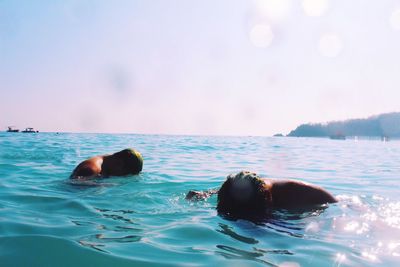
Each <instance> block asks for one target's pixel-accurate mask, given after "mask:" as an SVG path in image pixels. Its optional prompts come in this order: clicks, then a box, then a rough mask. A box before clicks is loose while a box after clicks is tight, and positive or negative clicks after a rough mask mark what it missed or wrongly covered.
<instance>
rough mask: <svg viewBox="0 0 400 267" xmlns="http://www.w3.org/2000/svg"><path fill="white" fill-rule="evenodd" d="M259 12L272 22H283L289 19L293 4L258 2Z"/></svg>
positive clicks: (277, 0)
mask: <svg viewBox="0 0 400 267" xmlns="http://www.w3.org/2000/svg"><path fill="white" fill-rule="evenodd" d="M255 6H256V8H257V11H258V12H259V13H260V14H261V15H263V16H266V17H267V18H268V19H270V20H272V21H282V20H284V19H285V18H287V17H288V15H289V12H290V10H291V6H292V2H291V1H290V0H256V1H255Z"/></svg>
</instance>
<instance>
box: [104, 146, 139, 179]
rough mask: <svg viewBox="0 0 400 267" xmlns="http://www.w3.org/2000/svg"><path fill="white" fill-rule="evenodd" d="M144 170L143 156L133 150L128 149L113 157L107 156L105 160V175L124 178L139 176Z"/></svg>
mask: <svg viewBox="0 0 400 267" xmlns="http://www.w3.org/2000/svg"><path fill="white" fill-rule="evenodd" d="M142 169H143V158H142V155H141V154H140V153H139V152H138V151H136V150H134V149H132V148H127V149H124V150H121V151H119V152H116V153H114V154H112V155H109V156H105V157H104V159H103V171H102V173H103V174H104V175H114V176H123V175H128V174H138V173H139V172H141V171H142Z"/></svg>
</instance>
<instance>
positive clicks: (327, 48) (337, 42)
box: [318, 34, 343, 57]
mask: <svg viewBox="0 0 400 267" xmlns="http://www.w3.org/2000/svg"><path fill="white" fill-rule="evenodd" d="M342 48H343V43H342V40H341V39H340V38H339V36H337V35H336V34H324V35H322V37H321V38H320V40H319V43H318V50H319V52H320V53H321V55H323V56H325V57H336V56H338V55H339V54H340V52H341V51H342Z"/></svg>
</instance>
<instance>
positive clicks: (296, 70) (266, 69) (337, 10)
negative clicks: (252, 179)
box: [0, 0, 400, 136]
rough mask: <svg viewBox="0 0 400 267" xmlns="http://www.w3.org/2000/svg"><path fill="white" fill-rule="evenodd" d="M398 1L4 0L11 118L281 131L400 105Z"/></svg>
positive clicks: (129, 129)
mask: <svg viewBox="0 0 400 267" xmlns="http://www.w3.org/2000/svg"><path fill="white" fill-rule="evenodd" d="M399 63H400V0H379V1H365V0H334V1H333V0H242V1H239V0H218V1H215V0H202V1H186V0H169V1H165V0H159V1H157V0H152V1H144V0H142V1H133V0H126V1H124V0H116V1H105V0H104V1H102V0H92V1H91V0H86V1H85V0H84V1H78V0H63V1H61V0H42V1H30V0H18V1H14V0H0V127H1V130H2V129H5V128H6V126H8V125H15V126H17V127H19V128H25V127H35V128H36V129H38V130H40V131H67V132H107V133H149V134H196V135H197V134H199V135H262V136H264V135H272V134H275V133H284V134H287V133H288V132H290V130H292V129H294V128H296V126H298V125H299V124H302V123H308V122H326V121H331V120H341V119H348V118H363V117H368V116H370V115H374V114H379V113H385V112H392V111H400V101H399V99H400V75H399V71H400V64H399Z"/></svg>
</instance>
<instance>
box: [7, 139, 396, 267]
mask: <svg viewBox="0 0 400 267" xmlns="http://www.w3.org/2000/svg"><path fill="white" fill-rule="evenodd" d="M126 147H134V148H137V149H138V150H139V151H140V152H141V153H142V154H143V156H144V160H145V161H144V170H143V172H142V173H141V174H140V175H138V176H131V177H124V178H109V179H104V180H97V181H94V182H93V183H90V184H73V183H71V182H70V181H69V180H68V176H69V174H70V172H71V171H72V169H73V168H74V167H75V165H76V164H78V163H79V162H80V161H82V160H84V159H85V158H87V157H90V156H93V155H97V154H103V153H110V152H115V151H118V150H121V149H123V148H126ZM399 158H400V142H397V141H393V142H387V143H385V142H380V141H358V142H355V141H353V140H347V141H335V140H329V139H313V138H310V139H307V138H267V137H191V136H158V135H110V134H59V135H56V134H52V133H39V134H22V133H17V134H12V133H0V265H1V266H157V265H167V266H178V265H182V266H183V265H185V266H187V265H192V266H257V265H259V266H263V265H266V266H292V267H293V266H377V265H380V266H399V265H400V195H399V178H400V164H399ZM243 169H245V170H251V171H255V172H257V173H259V174H261V175H263V176H267V177H274V178H278V179H279V178H292V179H301V180H304V181H307V182H311V183H314V184H317V185H320V186H323V187H325V188H326V189H328V190H329V191H331V192H332V193H333V194H334V195H336V196H338V198H339V199H340V202H339V203H338V204H333V205H330V206H329V207H328V208H327V209H326V210H324V211H320V212H310V213H305V214H301V215H298V214H297V215H294V214H288V213H284V212H276V216H274V218H273V219H271V220H268V221H266V222H264V223H258V224H255V223H252V222H249V221H245V220H237V221H230V220H227V219H224V218H222V217H220V216H218V215H217V213H216V211H215V206H216V197H212V198H210V199H208V200H207V201H205V202H198V203H190V202H187V201H186V200H185V199H184V197H185V194H186V192H187V191H188V190H190V189H198V190H201V189H209V188H216V187H218V186H219V185H220V184H221V183H222V182H223V181H224V179H225V177H226V175H227V174H229V173H234V172H238V171H240V170H243Z"/></svg>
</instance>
